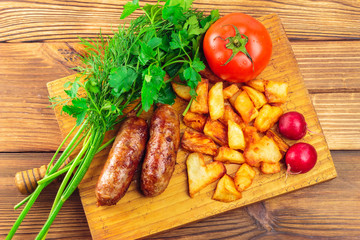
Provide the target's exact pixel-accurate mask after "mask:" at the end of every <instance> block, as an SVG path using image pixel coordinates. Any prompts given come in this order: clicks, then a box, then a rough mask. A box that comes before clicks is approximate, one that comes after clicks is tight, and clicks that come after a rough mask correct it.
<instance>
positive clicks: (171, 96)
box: [157, 82, 176, 105]
mask: <svg viewBox="0 0 360 240" xmlns="http://www.w3.org/2000/svg"><path fill="white" fill-rule="evenodd" d="M175 98H176V94H175V93H174V91H173V89H172V87H171V83H170V82H168V83H167V84H164V86H163V87H162V88H161V89H160V92H159V96H158V99H157V102H159V103H163V104H169V105H173V104H174V103H175Z"/></svg>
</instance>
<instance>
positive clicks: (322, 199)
mask: <svg viewBox="0 0 360 240" xmlns="http://www.w3.org/2000/svg"><path fill="white" fill-rule="evenodd" d="M331 155H332V157H333V160H334V164H335V167H336V169H337V172H338V177H337V178H335V179H333V180H331V181H329V182H325V183H321V184H318V185H315V186H312V187H309V188H303V189H301V190H298V191H295V192H292V193H289V194H286V195H282V196H278V197H276V198H273V199H269V200H265V201H263V202H261V203H255V204H252V205H249V206H247V207H244V208H238V209H235V210H232V211H229V212H226V213H222V214H218V215H216V216H214V217H210V218H206V219H204V220H201V221H198V222H196V223H192V224H189V225H185V226H183V227H180V228H177V229H173V230H169V231H167V232H164V233H160V234H156V235H154V236H152V237H149V238H147V239H215V238H216V239H243V240H248V239H295V240H297V239H301V240H303V239H324V240H325V239H326V240H327V239H345V240H356V239H360V237H359V236H360V222H359V221H360V219H359V216H360V192H359V191H358V189H359V188H360V180H359V177H358V172H359V170H360V165H359V164H358V163H357V162H358V158H359V153H358V151H332V152H331ZM51 156H52V154H50V153H0V182H1V186H2V187H1V188H0V199H1V201H0V222H1V224H0V238H1V239H4V238H5V236H6V234H7V233H8V231H9V230H10V228H11V226H12V224H13V222H14V221H15V218H16V217H17V216H18V214H19V212H18V211H14V210H12V207H13V205H14V204H16V203H17V202H19V201H20V200H22V198H23V195H21V194H19V193H18V191H17V189H16V187H15V185H14V184H13V180H14V179H13V176H14V174H15V173H16V172H17V171H20V170H23V169H24V168H31V167H33V166H35V165H36V166H38V165H41V164H43V163H46V162H47V161H48V159H49V158H50V157H51ZM19 163H21V164H19ZM54 196H55V191H54V189H50V188H49V189H45V190H44V195H42V196H41V197H40V198H39V202H37V203H36V204H35V205H34V207H33V209H32V211H31V212H30V213H29V215H28V217H27V218H25V221H24V222H23V224H22V225H21V227H20V229H19V230H18V233H17V234H16V235H15V238H14V239H21V240H23V239H34V237H35V236H36V234H37V233H38V231H39V230H40V228H41V226H42V224H43V223H44V222H45V218H46V214H47V213H48V212H49V210H50V208H51V203H52V201H51V199H52V198H54ZM48 237H49V238H48V239H77V240H78V239H79V240H87V239H91V236H90V231H89V228H88V224H87V221H86V218H85V214H84V212H83V210H82V206H81V204H80V200H79V195H78V193H77V192H76V193H74V194H73V196H72V197H71V198H70V199H69V200H68V201H67V202H66V204H65V205H64V207H63V209H62V210H61V212H60V214H59V215H58V216H57V218H56V220H55V223H54V224H53V225H52V227H51V229H50V232H49V235H48Z"/></svg>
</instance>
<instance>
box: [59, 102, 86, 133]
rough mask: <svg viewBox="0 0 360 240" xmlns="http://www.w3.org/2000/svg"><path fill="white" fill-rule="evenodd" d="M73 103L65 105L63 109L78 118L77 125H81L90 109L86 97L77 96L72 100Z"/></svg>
mask: <svg viewBox="0 0 360 240" xmlns="http://www.w3.org/2000/svg"><path fill="white" fill-rule="evenodd" d="M71 103H72V105H65V106H63V108H62V110H63V111H64V112H66V113H67V114H69V115H70V116H73V117H75V118H76V125H77V126H79V125H80V124H81V123H82V122H83V120H84V118H85V116H86V113H87V111H88V107H87V103H86V99H85V98H75V99H73V100H72V101H71Z"/></svg>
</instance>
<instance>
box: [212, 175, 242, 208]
mask: <svg viewBox="0 0 360 240" xmlns="http://www.w3.org/2000/svg"><path fill="white" fill-rule="evenodd" d="M241 197H242V195H241V193H240V192H239V191H238V190H236V186H235V183H234V180H233V179H232V177H230V176H229V175H227V174H225V175H224V176H223V177H222V178H220V180H219V181H218V183H217V185H216V189H215V192H214V194H213V196H212V199H213V200H217V201H220V202H233V201H235V200H238V199H240V198H241Z"/></svg>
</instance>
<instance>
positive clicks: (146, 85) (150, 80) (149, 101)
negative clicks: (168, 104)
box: [141, 65, 166, 111]
mask: <svg viewBox="0 0 360 240" xmlns="http://www.w3.org/2000/svg"><path fill="white" fill-rule="evenodd" d="M165 74H166V73H165V71H164V70H162V69H161V68H160V67H158V66H155V65H151V66H150V71H149V73H145V74H144V76H143V78H144V80H145V81H143V86H142V88H141V103H142V107H143V109H144V111H148V110H149V109H150V107H151V106H152V105H153V104H154V102H156V101H157V99H158V95H159V91H160V89H161V87H162V86H163V84H164V77H165Z"/></svg>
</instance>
